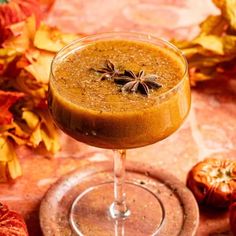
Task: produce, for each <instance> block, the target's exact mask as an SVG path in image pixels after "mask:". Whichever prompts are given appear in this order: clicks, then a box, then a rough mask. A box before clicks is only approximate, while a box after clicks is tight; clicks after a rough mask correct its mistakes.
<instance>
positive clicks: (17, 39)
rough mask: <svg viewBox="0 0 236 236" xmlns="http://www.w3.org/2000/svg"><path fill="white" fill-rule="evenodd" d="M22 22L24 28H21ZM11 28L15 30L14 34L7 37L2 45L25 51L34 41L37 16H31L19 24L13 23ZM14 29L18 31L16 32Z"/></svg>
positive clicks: (21, 51)
mask: <svg viewBox="0 0 236 236" xmlns="http://www.w3.org/2000/svg"><path fill="white" fill-rule="evenodd" d="M20 24H22V29H20V30H19V28H20V27H19V25H20ZM10 29H11V30H12V32H13V35H16V36H12V37H10V38H9V39H7V40H6V41H5V42H4V43H3V44H2V45H3V47H4V48H12V49H15V50H16V51H17V52H19V53H25V52H26V51H27V50H28V49H29V48H30V47H31V44H32V43H33V42H32V40H33V38H34V35H35V31H36V23H35V17H33V16H32V17H29V18H28V19H27V20H26V21H24V22H19V23H17V25H12V26H11V27H10ZM14 29H16V30H17V32H14Z"/></svg>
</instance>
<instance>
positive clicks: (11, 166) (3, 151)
mask: <svg viewBox="0 0 236 236" xmlns="http://www.w3.org/2000/svg"><path fill="white" fill-rule="evenodd" d="M0 157H2V159H4V160H6V161H1V164H0V171H1V174H0V176H1V177H2V178H3V179H2V181H5V180H6V173H7V172H9V175H10V177H11V178H12V179H15V178H17V177H19V176H21V175H22V170H21V167H20V163H19V161H18V159H17V156H16V153H15V150H14V146H13V145H12V143H11V142H10V141H9V140H7V138H6V137H2V136H0ZM4 167H5V168H4ZM0 181H1V179H0Z"/></svg>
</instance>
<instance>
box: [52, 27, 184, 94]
mask: <svg viewBox="0 0 236 236" xmlns="http://www.w3.org/2000/svg"><path fill="white" fill-rule="evenodd" d="M125 35H126V36H133V37H135V38H133V40H136V41H141V42H142V41H143V42H147V43H151V44H154V45H155V43H154V42H151V41H150V40H155V41H156V42H157V43H161V44H163V45H165V46H167V47H168V48H169V49H171V50H173V51H175V52H176V53H177V54H178V56H180V58H181V60H182V62H183V64H184V72H183V75H182V76H181V79H180V80H179V81H178V83H177V84H176V85H175V86H173V87H172V88H170V89H168V90H167V91H165V92H164V93H161V94H160V95H158V96H157V98H162V97H165V96H166V95H168V94H169V93H172V91H175V90H176V89H178V88H179V87H181V84H182V83H183V82H184V80H185V78H186V77H187V75H188V62H187V59H186V57H185V55H184V54H183V52H182V51H181V50H180V49H179V48H178V47H176V46H175V45H174V44H172V43H170V42H169V41H168V40H166V39H163V38H160V37H156V36H153V35H151V34H147V33H142V32H137V31H131V32H127V31H114V32H103V33H96V34H91V35H88V36H84V37H82V38H78V39H75V40H73V41H72V42H70V43H69V44H67V45H66V46H64V47H63V48H61V49H60V50H59V51H58V52H57V53H56V55H55V56H54V58H53V60H52V62H51V66H50V75H52V77H53V78H54V77H55V75H54V71H53V68H54V66H55V63H56V60H57V59H58V58H59V57H60V56H61V54H63V52H64V51H66V49H68V48H70V47H72V46H74V45H76V44H78V43H80V42H83V41H85V44H88V43H86V40H90V39H91V42H96V41H98V40H103V39H104V40H105V39H112V36H113V37H114V36H118V37H120V38H121V39H126V38H125V37H122V36H125ZM106 36H107V38H106ZM139 37H142V38H139ZM96 38H97V39H96ZM94 39H95V40H94ZM144 39H145V40H144ZM83 46H84V45H78V47H77V49H79V48H81V47H83Z"/></svg>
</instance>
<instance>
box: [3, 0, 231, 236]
mask: <svg viewBox="0 0 236 236" xmlns="http://www.w3.org/2000/svg"><path fill="white" fill-rule="evenodd" d="M210 12H213V13H217V10H216V9H215V8H214V6H213V5H212V4H211V2H210V1H207V0H199V1H194V0H189V1H187V0H180V1H174V0H120V1H116V0H110V1H108V0H84V1H82V0H70V1H69V0H68V1H66V0H58V1H56V3H55V5H54V7H53V9H52V12H51V13H50V15H49V17H48V22H49V23H50V24H53V25H57V26H58V27H59V28H60V29H63V30H66V31H71V32H79V33H85V34H91V33H97V32H104V31H111V30H126V31H131V30H132V31H142V32H147V33H152V34H154V35H157V36H161V37H164V38H172V37H174V36H177V37H185V38H186V37H191V36H192V35H194V34H196V32H197V27H196V23H197V22H199V21H201V20H202V19H203V18H204V17H205V16H206V15H208V14H209V13H210ZM61 141H62V150H61V152H60V153H58V154H57V155H56V157H55V158H53V159H52V158H49V157H47V156H45V155H40V154H37V153H36V152H33V151H31V150H28V149H26V148H24V147H21V148H19V149H18V153H19V156H20V160H21V163H22V167H23V171H24V175H23V177H21V178H19V179H18V180H17V181H15V182H12V183H8V184H0V201H1V202H3V203H7V204H8V205H9V206H10V207H11V208H12V209H14V210H17V211H19V212H21V213H22V214H23V215H24V217H25V219H26V221H27V224H28V228H29V231H30V235H32V236H40V235H41V233H40V232H41V231H40V227H39V221H38V208H39V204H40V201H41V199H42V197H43V195H44V194H45V192H46V191H47V189H48V188H49V187H50V186H51V185H52V184H53V183H54V182H55V181H56V180H57V179H58V178H59V177H60V176H62V175H63V174H65V173H68V172H69V171H71V170H74V169H75V168H76V167H78V166H81V165H83V164H84V163H85V162H86V161H84V159H83V155H84V154H86V153H88V152H91V151H99V152H101V153H110V152H109V151H105V150H101V149H96V148H92V147H88V146H86V145H85V144H82V143H77V142H75V141H74V140H72V139H71V138H69V137H68V136H66V135H61ZM209 156H214V157H218V158H231V159H235V157H236V81H234V80H230V78H229V79H228V80H213V81H209V82H206V83H202V84H199V85H198V86H197V87H196V88H194V89H193V91H192V108H191V111H190V114H189V117H188V118H187V120H186V121H185V123H184V125H183V126H182V127H181V128H180V129H179V130H178V131H177V132H176V133H175V134H173V135H172V136H170V137H169V138H167V139H166V140H163V141H161V142H159V143H157V144H154V145H151V146H147V147H144V148H139V149H134V150H130V151H128V160H132V161H138V162H143V163H146V164H151V165H153V166H157V167H162V168H164V169H166V170H167V171H169V172H170V173H172V174H174V175H175V176H176V177H178V178H179V179H180V180H181V181H183V182H185V180H186V175H187V173H188V171H189V170H190V168H191V167H192V166H193V165H194V164H195V163H197V162H198V161H200V160H202V159H204V158H205V157H209ZM102 159H103V155H99V153H98V155H97V158H96V159H95V160H93V161H99V160H102ZM200 213H201V217H200V225H199V229H198V233H197V235H198V236H205V235H232V234H231V232H230V229H229V221H228V212H227V211H217V210H210V209H202V208H201V209H200Z"/></svg>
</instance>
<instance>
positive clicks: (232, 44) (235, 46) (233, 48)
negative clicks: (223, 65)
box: [222, 35, 236, 57]
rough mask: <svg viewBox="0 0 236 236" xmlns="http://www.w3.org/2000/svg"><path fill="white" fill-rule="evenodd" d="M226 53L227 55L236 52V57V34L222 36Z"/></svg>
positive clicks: (235, 53)
mask: <svg viewBox="0 0 236 236" xmlns="http://www.w3.org/2000/svg"><path fill="white" fill-rule="evenodd" d="M222 40H223V45H224V53H225V54H227V55H232V54H234V55H235V57H236V36H232V35H226V36H224V37H223V38H222Z"/></svg>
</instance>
